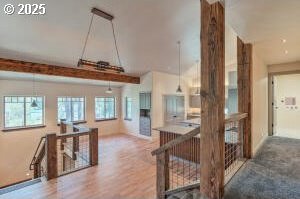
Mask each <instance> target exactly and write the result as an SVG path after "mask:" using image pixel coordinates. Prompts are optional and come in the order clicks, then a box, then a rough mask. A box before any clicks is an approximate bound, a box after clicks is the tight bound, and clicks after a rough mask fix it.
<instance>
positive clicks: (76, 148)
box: [72, 127, 79, 160]
mask: <svg viewBox="0 0 300 199" xmlns="http://www.w3.org/2000/svg"><path fill="white" fill-rule="evenodd" d="M73 132H78V129H77V128H74V127H73ZM72 148H73V150H72V156H73V157H72V159H73V160H76V159H77V157H76V152H79V136H75V137H73V147H72Z"/></svg>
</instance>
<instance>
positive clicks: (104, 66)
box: [77, 8, 125, 73]
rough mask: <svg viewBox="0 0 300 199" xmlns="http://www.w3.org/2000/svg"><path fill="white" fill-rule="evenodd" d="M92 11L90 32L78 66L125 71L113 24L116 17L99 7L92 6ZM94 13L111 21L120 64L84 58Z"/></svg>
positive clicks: (108, 70)
mask: <svg viewBox="0 0 300 199" xmlns="http://www.w3.org/2000/svg"><path fill="white" fill-rule="evenodd" d="M91 12H92V17H91V20H90V25H89V28H88V32H87V35H86V38H85V42H84V46H83V50H82V53H81V57H80V59H79V61H78V63H77V66H78V67H83V66H86V67H92V68H93V69H96V70H100V71H105V72H111V73H123V72H125V70H124V68H123V67H122V64H121V59H120V55H119V49H118V45H117V40H116V35H115V28H114V24H113V19H114V17H113V16H112V15H110V14H108V13H106V12H104V11H102V10H99V9H97V8H92V10H91ZM94 15H97V16H99V17H102V18H104V19H106V20H108V21H110V23H111V27H112V34H113V38H114V45H115V49H116V52H117V56H118V61H119V66H111V65H110V63H109V62H106V61H97V62H94V61H89V60H85V59H83V57H84V54H85V50H86V46H87V42H88V38H89V35H90V32H91V27H92V24H93V20H94Z"/></svg>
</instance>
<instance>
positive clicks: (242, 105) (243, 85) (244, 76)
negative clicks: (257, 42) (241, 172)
mask: <svg viewBox="0 0 300 199" xmlns="http://www.w3.org/2000/svg"><path fill="white" fill-rule="evenodd" d="M237 58H238V59H237V60H238V109H239V112H240V113H248V118H246V119H245V121H244V125H243V131H242V132H243V133H244V136H243V138H244V140H243V142H244V149H243V155H244V157H245V158H251V157H252V141H251V140H252V139H251V136H252V135H251V131H252V128H251V115H252V114H251V112H252V110H251V108H252V103H251V98H252V96H251V89H252V78H251V77H252V63H253V62H252V44H245V43H244V42H243V41H242V40H241V39H240V38H237Z"/></svg>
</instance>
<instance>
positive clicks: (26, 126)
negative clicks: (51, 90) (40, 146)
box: [3, 95, 45, 131]
mask: <svg viewBox="0 0 300 199" xmlns="http://www.w3.org/2000/svg"><path fill="white" fill-rule="evenodd" d="M8 97H18V98H19V97H22V98H24V100H23V103H24V115H23V117H24V125H22V126H14V127H6V124H5V120H6V118H5V103H6V102H5V98H8ZM26 97H31V98H42V100H43V107H42V123H41V124H36V125H26ZM36 127H45V96H39V95H37V96H33V95H6V96H3V130H4V131H5V130H8V131H9V130H18V129H29V128H36Z"/></svg>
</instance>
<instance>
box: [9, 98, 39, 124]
mask: <svg viewBox="0 0 300 199" xmlns="http://www.w3.org/2000/svg"><path fill="white" fill-rule="evenodd" d="M34 100H35V101H36V104H37V107H32V106H31V104H32V102H33V101H34ZM42 125H44V97H41V96H34V97H32V96H7V97H4V128H5V129H9V128H26V127H34V126H42Z"/></svg>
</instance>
